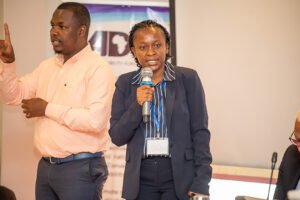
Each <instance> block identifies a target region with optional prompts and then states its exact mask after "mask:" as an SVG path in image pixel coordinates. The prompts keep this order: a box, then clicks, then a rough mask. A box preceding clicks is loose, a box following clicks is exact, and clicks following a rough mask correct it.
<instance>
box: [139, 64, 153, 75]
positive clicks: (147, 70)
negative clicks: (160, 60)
mask: <svg viewBox="0 0 300 200" xmlns="http://www.w3.org/2000/svg"><path fill="white" fill-rule="evenodd" d="M141 75H142V77H143V78H144V77H147V78H152V75H153V72H152V70H151V68H149V67H143V68H142V71H141Z"/></svg>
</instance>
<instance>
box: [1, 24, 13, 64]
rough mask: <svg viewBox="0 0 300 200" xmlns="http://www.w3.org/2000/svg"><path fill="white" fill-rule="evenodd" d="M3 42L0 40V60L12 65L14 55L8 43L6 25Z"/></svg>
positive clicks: (5, 25)
mask: <svg viewBox="0 0 300 200" xmlns="http://www.w3.org/2000/svg"><path fill="white" fill-rule="evenodd" d="M4 34H5V37H4V40H0V59H1V60H2V62H4V63H12V62H14V61H15V53H14V49H13V46H12V44H11V41H10V34H9V29H8V25H7V24H6V23H5V24H4Z"/></svg>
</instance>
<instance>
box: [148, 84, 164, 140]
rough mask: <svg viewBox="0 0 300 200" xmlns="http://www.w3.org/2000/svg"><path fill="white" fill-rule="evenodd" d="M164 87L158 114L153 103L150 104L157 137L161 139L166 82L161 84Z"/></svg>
mask: <svg viewBox="0 0 300 200" xmlns="http://www.w3.org/2000/svg"><path fill="white" fill-rule="evenodd" d="M161 87H162V95H161V94H159V105H158V109H157V112H158V113H156V112H155V108H154V105H153V103H152V102H150V108H151V111H152V112H151V114H152V116H153V120H154V125H155V127H156V137H157V138H159V137H160V133H159V126H160V121H161V115H162V104H163V103H162V96H163V95H164V93H165V88H166V82H165V80H163V81H162V84H161Z"/></svg>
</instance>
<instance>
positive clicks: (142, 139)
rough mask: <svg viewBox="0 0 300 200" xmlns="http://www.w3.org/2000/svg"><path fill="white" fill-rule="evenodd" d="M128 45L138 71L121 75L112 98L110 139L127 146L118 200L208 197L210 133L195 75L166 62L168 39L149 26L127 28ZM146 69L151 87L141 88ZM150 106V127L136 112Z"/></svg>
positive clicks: (152, 23) (149, 22)
mask: <svg viewBox="0 0 300 200" xmlns="http://www.w3.org/2000/svg"><path fill="white" fill-rule="evenodd" d="M129 45H130V50H131V53H132V54H133V56H134V58H135V61H136V63H137V66H138V67H139V69H138V70H137V71H134V72H130V73H127V74H124V75H121V76H120V77H119V79H118V81H117V83H116V91H115V93H114V97H113V105H112V116H111V120H110V124H111V127H110V130H109V133H110V136H111V139H112V142H113V143H114V144H116V145H118V146H121V145H126V144H127V151H126V166H125V173H124V184H123V192H122V197H123V198H125V199H127V200H148V199H149V200H187V199H188V198H189V196H194V195H196V196H204V197H205V196H208V195H209V186H208V183H209V182H210V180H211V166H210V164H211V161H212V158H211V153H210V148H209V140H210V132H209V130H208V128H207V126H208V117H207V110H206V105H205V98H204V92H203V88H202V85H201V82H200V79H199V77H198V75H197V73H196V72H195V71H194V70H192V69H188V68H182V67H174V66H172V65H171V64H170V63H168V62H167V59H168V58H169V57H170V56H169V48H170V36H169V33H168V32H167V30H166V29H165V28H164V27H163V26H162V25H160V24H158V23H157V22H155V21H152V20H146V21H142V22H140V23H138V24H136V25H134V26H133V28H132V30H131V31H130V35H129ZM146 67H147V68H150V69H151V70H152V72H153V76H152V83H153V87H151V86H150V85H149V84H141V80H142V77H141V70H142V69H143V68H146ZM144 102H151V103H150V105H151V115H150V121H149V122H147V123H145V122H143V117H142V106H143V104H144Z"/></svg>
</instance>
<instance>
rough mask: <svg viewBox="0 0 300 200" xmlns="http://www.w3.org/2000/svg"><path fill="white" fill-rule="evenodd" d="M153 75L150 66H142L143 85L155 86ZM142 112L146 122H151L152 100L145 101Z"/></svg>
mask: <svg viewBox="0 0 300 200" xmlns="http://www.w3.org/2000/svg"><path fill="white" fill-rule="evenodd" d="M152 75H153V72H152V70H151V69H150V68H149V67H144V68H142V71H141V76H142V82H141V85H149V86H153V83H152ZM142 114H143V122H144V123H147V122H149V121H150V114H151V110H150V102H149V101H145V102H144V104H143V111H142Z"/></svg>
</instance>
